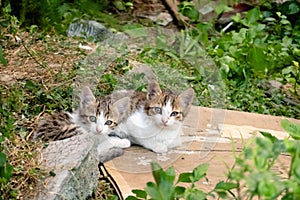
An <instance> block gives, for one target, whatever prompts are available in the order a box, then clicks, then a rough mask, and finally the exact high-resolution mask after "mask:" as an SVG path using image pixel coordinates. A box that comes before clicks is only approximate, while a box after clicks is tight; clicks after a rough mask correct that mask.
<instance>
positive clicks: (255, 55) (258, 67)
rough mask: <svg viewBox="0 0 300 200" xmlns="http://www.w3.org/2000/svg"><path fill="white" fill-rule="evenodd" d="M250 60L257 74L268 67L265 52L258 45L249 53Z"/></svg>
mask: <svg viewBox="0 0 300 200" xmlns="http://www.w3.org/2000/svg"><path fill="white" fill-rule="evenodd" d="M248 62H249V64H250V66H251V67H252V68H253V69H254V72H257V73H256V74H260V73H261V72H264V71H265V69H267V68H268V63H267V61H266V59H265V54H264V52H263V50H262V49H261V48H259V47H257V46H253V47H252V48H251V49H250V50H249V53H248Z"/></svg>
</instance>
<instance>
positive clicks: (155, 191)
mask: <svg viewBox="0 0 300 200" xmlns="http://www.w3.org/2000/svg"><path fill="white" fill-rule="evenodd" d="M151 168H152V174H153V177H154V180H155V183H154V182H148V183H147V187H146V188H145V190H133V191H132V192H133V193H134V194H135V196H129V197H127V198H126V200H138V199H149V197H150V199H161V200H172V199H179V198H186V199H199V200H201V199H205V198H206V195H207V194H206V193H205V192H203V191H201V190H199V189H197V188H196V186H195V183H196V182H197V181H199V180H200V179H202V178H204V177H205V176H206V172H207V169H208V164H202V165H199V166H198V167H196V168H195V169H194V170H193V172H188V173H182V174H180V175H179V177H178V180H177V182H176V183H175V177H176V175H175V169H174V167H170V168H168V169H167V170H165V171H164V170H163V169H162V168H161V166H160V165H159V164H157V163H154V162H152V163H151ZM179 183H191V185H190V187H187V188H185V187H183V186H179V185H178V184H179Z"/></svg>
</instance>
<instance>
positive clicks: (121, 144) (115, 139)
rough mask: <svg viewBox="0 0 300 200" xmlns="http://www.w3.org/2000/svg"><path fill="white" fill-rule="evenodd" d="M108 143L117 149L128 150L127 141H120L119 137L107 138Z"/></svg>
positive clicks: (128, 142)
mask: <svg viewBox="0 0 300 200" xmlns="http://www.w3.org/2000/svg"><path fill="white" fill-rule="evenodd" d="M108 141H109V142H110V143H111V145H112V146H113V147H118V148H123V149H124V148H128V147H130V145H131V143H130V141H129V140H128V139H121V138H119V137H109V138H108Z"/></svg>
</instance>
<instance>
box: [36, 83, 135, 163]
mask: <svg viewBox="0 0 300 200" xmlns="http://www.w3.org/2000/svg"><path fill="white" fill-rule="evenodd" d="M129 106H130V98H128V97H124V98H121V99H119V100H118V101H114V100H112V98H111V97H110V96H105V97H102V98H100V99H96V98H95V97H94V95H93V93H92V91H91V90H90V88H89V87H84V88H83V89H82V92H81V95H80V102H79V107H78V109H77V110H76V111H75V112H73V113H68V112H59V113H55V114H52V115H51V116H49V118H47V119H46V120H44V121H42V122H41V123H40V124H39V125H38V127H37V129H36V131H35V133H34V135H33V139H37V138H41V139H42V140H43V141H56V140H63V139H66V138H70V137H73V136H75V135H80V134H90V133H92V134H97V135H102V137H103V140H102V143H101V144H98V146H97V149H98V153H99V155H100V161H102V162H105V161H107V160H110V159H111V157H116V155H119V154H122V153H123V151H122V149H121V148H127V147H129V146H130V141H129V140H127V139H120V138H118V137H108V136H107V134H108V133H109V132H111V131H112V130H114V129H115V128H116V127H117V126H118V124H119V123H121V122H122V121H123V120H124V119H125V117H126V116H127V115H126V113H127V112H128V110H129ZM113 149H115V150H113ZM110 151H111V152H110ZM103 152H107V153H108V154H109V153H111V156H110V155H106V153H103Z"/></svg>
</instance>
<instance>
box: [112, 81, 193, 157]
mask: <svg viewBox="0 0 300 200" xmlns="http://www.w3.org/2000/svg"><path fill="white" fill-rule="evenodd" d="M193 98H194V90H193V89H192V88H189V89H187V90H185V91H183V92H182V93H180V94H177V93H175V92H172V91H162V90H161V89H160V87H159V85H158V83H157V82H156V81H152V82H150V83H149V84H148V88H147V92H135V93H134V94H133V95H131V109H132V114H131V115H130V116H129V117H128V119H127V120H126V121H125V122H123V123H121V124H120V125H119V126H118V128H117V130H118V133H119V134H121V135H122V134H123V137H124V134H125V136H127V137H128V138H129V139H130V141H131V142H132V143H134V144H138V145H141V146H143V147H145V148H147V149H150V150H152V151H154V152H156V153H164V152H167V151H168V149H170V148H173V147H176V146H180V145H181V139H180V135H181V133H182V132H181V126H182V124H183V120H184V118H185V116H186V115H187V114H188V112H189V110H190V107H191V105H192V101H193Z"/></svg>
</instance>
